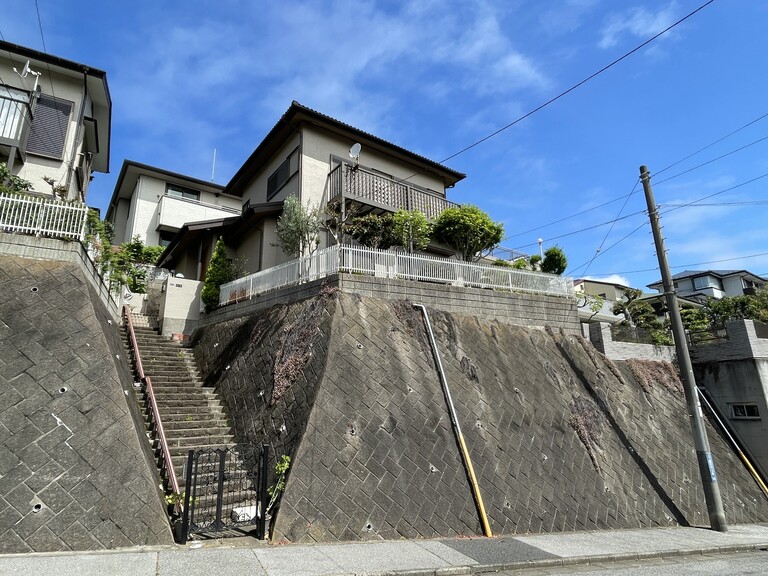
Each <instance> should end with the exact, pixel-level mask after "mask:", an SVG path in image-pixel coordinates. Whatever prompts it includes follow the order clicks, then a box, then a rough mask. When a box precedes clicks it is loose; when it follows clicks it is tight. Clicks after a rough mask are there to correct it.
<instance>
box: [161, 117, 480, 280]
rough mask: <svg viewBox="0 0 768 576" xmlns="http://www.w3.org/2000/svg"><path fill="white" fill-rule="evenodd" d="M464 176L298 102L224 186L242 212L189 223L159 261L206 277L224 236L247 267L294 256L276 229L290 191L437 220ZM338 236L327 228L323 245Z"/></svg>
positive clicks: (306, 199) (349, 207)
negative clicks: (286, 250)
mask: <svg viewBox="0 0 768 576" xmlns="http://www.w3.org/2000/svg"><path fill="white" fill-rule="evenodd" d="M464 177H465V175H464V174H462V173H460V172H456V171H455V170H451V169H450V168H447V167H445V166H443V165H441V164H439V163H437V162H434V161H432V160H429V159H428V158H425V157H423V156H420V155H418V154H416V153H414V152H410V151H408V150H406V149H404V148H401V147H399V146H397V145H395V144H392V143H390V142H387V141H386V140H383V139H381V138H379V137H377V136H374V135H373V134H369V133H367V132H364V131H362V130H360V129H358V128H355V127H354V126H350V125H349V124H345V123H344V122H340V121H338V120H335V119H333V118H331V117H329V116H326V115H324V114H321V113H319V112H316V111H314V110H311V109H309V108H307V107H305V106H302V105H301V104H299V103H298V102H293V103H292V104H291V106H290V107H289V108H288V110H287V111H286V112H285V114H283V116H282V117H281V118H280V120H279V121H278V122H277V124H276V125H275V126H274V127H273V128H272V130H271V131H270V132H269V133H268V134H267V136H266V137H265V138H264V139H263V140H262V142H261V143H260V144H259V145H258V146H257V148H256V149H255V150H254V152H253V153H252V154H251V156H250V157H249V158H248V159H247V160H246V162H245V163H244V164H243V165H242V167H241V168H240V169H239V170H238V171H237V173H236V174H235V175H234V176H233V178H232V179H231V180H230V182H229V183H228V184H227V185H226V186H225V187H224V189H223V191H222V194H223V195H227V196H232V197H237V198H240V199H241V202H242V214H241V215H240V216H239V217H236V218H215V219H212V220H210V221H203V222H190V223H188V224H187V225H186V226H184V227H183V228H182V230H181V231H180V232H179V234H178V235H177V236H176V237H175V238H174V240H173V241H172V242H171V244H170V245H169V246H168V248H166V251H165V253H164V254H163V255H162V256H161V258H160V261H159V262H158V264H159V265H161V266H164V267H166V268H170V269H174V270H176V271H177V272H178V273H182V274H183V275H184V276H185V277H186V278H193V279H197V280H200V279H203V278H204V274H205V270H206V267H207V264H208V260H209V259H210V256H211V254H212V251H213V245H214V244H215V242H216V239H217V238H218V237H219V236H224V239H225V241H226V243H227V245H228V247H229V248H230V252H231V254H230V255H231V256H232V257H237V258H238V259H240V260H241V261H243V262H244V266H245V271H246V272H248V273H252V272H258V271H260V270H263V269H266V268H270V267H273V266H276V265H278V264H281V263H283V262H286V261H287V260H289V259H291V256H290V255H287V254H284V253H283V251H282V250H281V249H280V248H279V247H278V246H276V234H275V227H276V224H277V219H278V217H279V216H280V214H281V212H282V204H283V201H284V200H285V199H286V198H287V197H288V196H289V195H296V196H298V197H299V199H300V200H301V202H302V203H303V204H304V205H305V206H314V207H319V208H320V209H321V210H323V211H325V208H326V206H328V204H329V203H330V204H332V205H335V206H336V207H337V210H338V211H339V212H341V210H344V211H345V212H348V211H353V213H355V214H357V215H360V214H364V213H365V212H369V211H375V212H377V213H382V212H395V211H397V210H398V209H400V208H404V209H418V210H421V211H422V212H424V213H425V214H426V215H427V216H428V217H430V218H435V217H437V216H438V215H439V214H440V213H441V212H442V211H443V210H445V209H446V208H448V207H449V206H451V205H453V203H451V202H449V201H448V200H447V199H446V189H448V188H451V187H452V186H454V185H455V184H456V183H457V182H459V181H460V180H462V179H463V178H464ZM342 207H343V208H342ZM333 242H334V239H333V237H332V235H331V234H330V233H328V234H326V235H324V237H323V238H322V239H321V245H320V247H321V248H322V247H325V246H328V245H330V244H332V243H333Z"/></svg>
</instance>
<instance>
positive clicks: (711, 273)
mask: <svg viewBox="0 0 768 576" xmlns="http://www.w3.org/2000/svg"><path fill="white" fill-rule="evenodd" d="M672 281H673V282H674V285H675V290H676V291H677V294H678V296H682V297H686V298H691V299H694V300H697V301H700V302H705V301H706V300H707V299H709V298H722V297H724V296H741V295H743V294H751V293H754V291H755V290H758V289H760V288H763V287H764V286H765V282H766V279H765V278H762V277H760V276H758V275H757V274H753V273H752V272H749V271H748V270H686V271H685V272H680V273H679V274H675V275H674V276H672ZM648 288H653V289H654V290H656V291H658V292H664V285H663V283H662V281H661V280H658V281H656V282H654V283H652V284H648Z"/></svg>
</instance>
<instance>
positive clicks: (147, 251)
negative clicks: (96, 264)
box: [102, 235, 163, 292]
mask: <svg viewBox="0 0 768 576" xmlns="http://www.w3.org/2000/svg"><path fill="white" fill-rule="evenodd" d="M102 253H103V251H102ZM162 253H163V247H162V246H145V245H144V242H143V241H142V240H141V237H140V236H139V235H136V236H134V237H133V238H131V240H130V242H123V243H122V244H120V249H119V250H117V251H116V252H114V253H113V255H112V257H111V258H108V259H107V260H106V261H103V262H102V264H103V265H104V264H105V265H106V267H107V268H109V266H110V265H111V267H112V270H113V272H114V273H115V274H116V275H117V277H118V278H120V279H121V280H122V281H123V283H125V284H126V285H127V286H128V289H129V290H130V291H131V292H144V291H146V289H147V285H146V277H147V271H146V269H145V268H144V267H143V266H141V264H145V265H151V266H154V265H155V263H156V262H157V259H158V258H159V257H160V254H162Z"/></svg>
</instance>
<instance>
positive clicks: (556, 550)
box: [0, 524, 768, 576]
mask: <svg viewBox="0 0 768 576" xmlns="http://www.w3.org/2000/svg"><path fill="white" fill-rule="evenodd" d="M765 547H768V525H762V524H741V525H735V526H731V527H729V531H728V532H727V533H725V534H722V533H719V532H713V531H711V530H708V529H703V528H680V527H675V528H651V529H642V530H640V529H639V530H606V531H595V532H569V533H561V534H540V535H534V536H514V537H512V536H502V537H498V538H489V539H486V538H481V537H477V538H456V539H443V540H402V541H384V542H365V543H349V544H315V545H298V544H295V545H285V546H268V545H264V544H259V543H258V542H255V541H254V542H253V545H252V546H247V547H246V546H243V545H242V541H241V542H240V545H238V546H235V545H234V542H232V541H227V540H222V541H212V542H206V543H203V544H202V545H200V543H199V542H198V543H193V544H191V545H188V546H185V547H181V546H178V547H162V548H158V547H155V548H135V549H122V550H118V551H111V552H67V553H55V554H26V555H5V556H0V575H2V576H6V575H16V574H47V575H49V576H69V575H73V576H107V575H110V576H123V575H125V576H129V575H130V576H174V575H183V576H198V575H200V576H202V575H205V576H209V575H210V574H239V573H242V574H249V575H256V576H259V575H263V576H288V575H296V576H331V575H341V574H358V575H360V574H367V575H384V574H402V575H411V576H427V575H430V576H431V575H446V576H447V575H451V576H454V575H459V574H480V573H483V572H492V571H496V570H514V569H521V568H532V567H541V566H560V565H566V564H586V563H590V562H605V561H621V560H631V559H638V558H654V557H671V556H680V555H685V554H704V553H717V552H728V551H731V552H737V551H748V550H756V549H759V548H765Z"/></svg>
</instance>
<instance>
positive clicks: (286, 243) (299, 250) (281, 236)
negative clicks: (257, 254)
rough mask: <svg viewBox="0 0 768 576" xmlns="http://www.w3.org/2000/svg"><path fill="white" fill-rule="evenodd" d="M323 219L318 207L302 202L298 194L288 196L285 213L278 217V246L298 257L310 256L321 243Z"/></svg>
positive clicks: (284, 204) (284, 206)
mask: <svg viewBox="0 0 768 576" xmlns="http://www.w3.org/2000/svg"><path fill="white" fill-rule="evenodd" d="M322 225H323V221H322V218H321V216H320V211H319V210H318V209H317V208H316V207H312V206H311V205H310V206H307V207H306V208H305V207H304V206H303V205H302V204H301V200H299V198H298V197H297V196H288V198H286V199H285V202H284V203H283V213H282V214H281V215H280V217H279V218H278V219H277V230H276V231H275V232H276V234H277V239H278V243H277V246H280V248H282V249H283V251H284V252H285V253H286V254H290V255H291V256H294V257H296V258H300V257H301V256H309V255H311V254H312V253H313V252H314V251H315V250H317V246H318V245H319V244H320V229H321V228H322Z"/></svg>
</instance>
